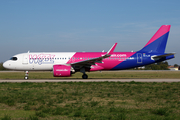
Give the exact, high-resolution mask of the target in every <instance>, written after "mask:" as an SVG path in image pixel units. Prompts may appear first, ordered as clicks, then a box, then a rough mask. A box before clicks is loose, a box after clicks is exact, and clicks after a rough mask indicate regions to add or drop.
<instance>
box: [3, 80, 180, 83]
mask: <svg viewBox="0 0 180 120" xmlns="http://www.w3.org/2000/svg"><path fill="white" fill-rule="evenodd" d="M132 81H134V82H180V79H86V80H84V79H59V80H55V79H33V80H31V79H29V80H0V83H2V82H9V83H22V82H36V83H43V82H132Z"/></svg>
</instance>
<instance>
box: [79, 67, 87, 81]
mask: <svg viewBox="0 0 180 120" xmlns="http://www.w3.org/2000/svg"><path fill="white" fill-rule="evenodd" d="M80 72H82V73H83V75H82V79H88V75H87V74H86V73H85V68H81V69H80Z"/></svg>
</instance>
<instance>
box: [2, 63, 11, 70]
mask: <svg viewBox="0 0 180 120" xmlns="http://www.w3.org/2000/svg"><path fill="white" fill-rule="evenodd" d="M10 65H11V64H8V62H4V63H3V67H4V68H7V69H8V67H9V66H10Z"/></svg>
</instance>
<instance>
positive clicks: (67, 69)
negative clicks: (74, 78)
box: [53, 65, 71, 77]
mask: <svg viewBox="0 0 180 120" xmlns="http://www.w3.org/2000/svg"><path fill="white" fill-rule="evenodd" d="M53 75H54V77H69V76H71V66H66V65H54V66H53Z"/></svg>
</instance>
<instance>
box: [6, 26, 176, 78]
mask: <svg viewBox="0 0 180 120" xmlns="http://www.w3.org/2000/svg"><path fill="white" fill-rule="evenodd" d="M170 27H171V25H162V26H161V27H160V28H159V30H158V31H157V32H156V33H155V34H154V36H153V37H152V38H151V39H150V40H149V41H148V43H147V44H146V45H145V46H144V47H143V48H142V49H141V50H139V51H136V52H114V49H115V47H116V45H117V43H115V44H114V45H113V46H112V47H111V49H110V50H109V51H108V52H41V53H40V52H32V53H31V52H28V53H21V54H17V55H14V56H13V57H12V58H10V60H7V61H6V62H5V63H4V64H3V66H4V67H5V68H7V69H12V70H22V71H26V75H25V79H28V71H31V70H33V71H36V70H39V71H53V75H54V77H69V76H71V75H72V74H74V73H76V72H82V73H83V75H82V78H83V79H87V78H88V75H87V74H86V72H90V71H102V70H124V69H129V68H134V67H139V66H145V65H148V64H152V63H156V62H161V61H164V60H168V59H172V58H174V54H175V53H165V48H166V43H167V39H168V35H169V30H170Z"/></svg>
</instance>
